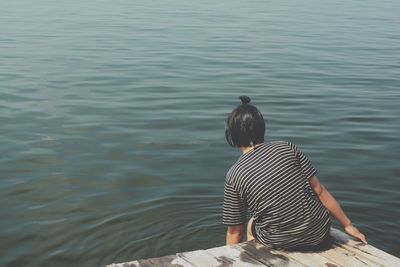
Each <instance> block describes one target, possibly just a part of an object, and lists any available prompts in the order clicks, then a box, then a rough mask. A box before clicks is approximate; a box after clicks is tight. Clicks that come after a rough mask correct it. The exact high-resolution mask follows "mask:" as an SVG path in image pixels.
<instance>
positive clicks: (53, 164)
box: [0, 0, 400, 266]
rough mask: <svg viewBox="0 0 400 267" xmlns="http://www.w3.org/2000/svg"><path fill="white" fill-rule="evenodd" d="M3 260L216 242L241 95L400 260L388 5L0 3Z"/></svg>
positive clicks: (393, 17)
mask: <svg viewBox="0 0 400 267" xmlns="http://www.w3.org/2000/svg"><path fill="white" fill-rule="evenodd" d="M0 10H1V15H0V87H1V91H0V111H1V113H0V125H1V128H0V129H1V138H0V147H1V154H0V171H1V172H0V173H1V180H0V209H1V220H0V265H1V266H101V265H105V264H109V263H112V262H122V261H129V260H133V259H137V258H149V257H156V256H162V255H167V254H173V253H176V252H180V251H188V250H195V249H200V248H208V247H211V246H219V245H223V244H224V238H225V228H224V226H223V225H222V224H221V211H222V193H223V181H224V177H225V173H226V171H227V169H228V168H229V167H230V165H231V164H232V163H233V162H234V161H235V159H236V158H237V157H238V156H239V151H238V150H236V149H232V148H230V147H228V145H227V144H226V141H225V139H224V121H225V119H226V117H227V115H228V113H229V112H230V111H231V110H232V109H233V108H234V107H235V106H236V105H237V104H238V103H239V101H238V99H237V96H239V95H241V94H247V95H249V96H251V97H252V99H253V102H254V104H255V105H257V106H258V107H259V109H260V110H261V111H262V113H263V114H264V117H265V119H266V121H267V133H266V138H267V140H268V141H269V140H288V141H291V142H294V143H296V144H297V145H298V146H299V147H300V148H301V149H302V150H303V151H304V152H305V153H306V154H307V155H308V156H309V158H310V159H311V160H312V162H313V163H314V165H315V166H316V168H317V169H318V171H319V178H320V180H321V182H322V183H323V184H325V185H326V187H327V188H329V189H330V191H331V192H332V193H333V194H334V195H335V196H336V197H337V199H338V200H339V201H340V203H341V204H342V206H343V208H344V209H345V211H346V212H347V213H348V215H349V216H350V218H351V219H352V220H353V222H354V224H356V225H357V226H359V227H360V229H361V230H362V231H363V232H364V233H365V234H366V235H367V238H368V240H369V242H370V243H371V244H372V245H374V246H377V247H379V248H381V249H383V250H385V251H387V252H390V253H392V254H395V255H397V256H400V250H399V247H400V241H399V240H400V232H399V231H398V226H399V223H400V205H399V203H400V193H399V189H400V180H399V178H400V177H399V176H400V164H399V153H400V137H399V136H400V135H399V131H400V107H399V100H400V92H399V90H400V27H399V25H400V16H399V14H400V2H399V1H394V0H393V1H389V0H388V1H372V0H365V1H356V0H351V1H331V2H321V1H312V0H305V1H300V2H293V1H275V0H274V1H264V0H263V1H258V0H256V1H254V0H250V1H237V0H233V1H225V0H223V1H217V2H216V1H210V0H205V1H192V0H185V1H183V0H171V1H167V0H164V1H161V0H155V1H129V0H117V1H105V0H89V1H77V0H71V1H50V0H37V1H27V0H2V1H0Z"/></svg>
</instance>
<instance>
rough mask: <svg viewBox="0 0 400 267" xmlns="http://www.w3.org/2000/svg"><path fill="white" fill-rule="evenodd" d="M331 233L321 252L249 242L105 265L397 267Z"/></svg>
mask: <svg viewBox="0 0 400 267" xmlns="http://www.w3.org/2000/svg"><path fill="white" fill-rule="evenodd" d="M331 235H332V237H333V238H334V245H333V246H332V248H330V249H329V250H326V251H322V252H287V251H277V250H271V249H269V248H267V247H265V246H263V245H261V244H260V243H257V242H254V241H250V242H244V243H240V244H238V245H235V246H222V247H216V248H211V249H206V250H196V251H190V252H184V253H177V254H176V255H169V256H165V257H160V258H153V259H143V260H136V261H131V262H125V263H113V264H110V265H107V266H106V267H150V266H157V267H251V266H256V267H257V266H260V267H261V266H270V267H304V266H306V267H347V266H351V267H359V266H360V267H364V266H371V267H397V266H399V267H400V259H399V258H397V257H395V256H393V255H390V254H388V253H386V252H384V251H382V250H380V249H377V248H375V247H373V246H371V245H364V244H362V243H360V242H357V241H354V240H353V239H352V238H350V237H349V236H348V235H347V234H345V233H343V232H341V231H339V230H336V229H331Z"/></svg>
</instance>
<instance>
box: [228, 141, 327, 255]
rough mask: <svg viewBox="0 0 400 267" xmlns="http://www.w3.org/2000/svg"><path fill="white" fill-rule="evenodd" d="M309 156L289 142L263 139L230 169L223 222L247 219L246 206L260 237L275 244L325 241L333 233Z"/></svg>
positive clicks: (302, 243)
mask: <svg viewBox="0 0 400 267" xmlns="http://www.w3.org/2000/svg"><path fill="white" fill-rule="evenodd" d="M315 174H316V171H315V169H314V168H313V166H312V165H311V163H310V162H309V160H308V159H307V158H306V157H305V156H304V154H302V152H301V151H300V150H298V149H297V148H296V146H294V145H293V144H291V143H288V142H271V143H267V144H260V145H259V146H257V148H256V149H254V150H252V151H250V152H248V153H245V154H243V155H242V156H241V157H240V158H239V159H238V161H237V162H236V163H235V164H234V165H233V166H232V167H231V169H230V170H229V171H228V173H227V177H226V181H225V198H224V199H225V200H224V223H225V224H228V225H229V224H235V223H243V222H244V220H245V213H246V208H248V209H249V210H250V212H251V214H252V217H253V218H254V230H255V231H254V232H255V233H254V234H255V235H256V236H255V237H256V239H257V240H259V241H260V242H262V243H264V244H265V245H271V246H273V247H276V248H284V249H290V248H296V247H299V246H305V245H306V246H310V245H311V246H312V245H318V244H320V243H321V242H322V241H323V240H324V239H325V238H326V237H327V236H328V234H329V227H330V219H329V213H328V211H327V210H326V208H325V207H324V206H323V205H322V204H321V202H320V201H319V199H318V198H317V197H316V196H315V195H314V193H313V190H312V189H311V187H310V183H309V181H308V179H309V178H310V177H312V176H314V175H315Z"/></svg>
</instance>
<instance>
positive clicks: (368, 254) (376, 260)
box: [331, 228, 400, 266]
mask: <svg viewBox="0 0 400 267" xmlns="http://www.w3.org/2000/svg"><path fill="white" fill-rule="evenodd" d="M331 235H332V237H333V238H334V240H335V244H336V245H337V246H339V247H342V248H343V249H345V250H347V251H348V253H349V254H350V253H352V254H354V257H357V258H361V259H363V260H365V261H368V262H371V263H373V265H372V266H400V259H399V258H397V257H395V256H393V255H391V254H389V253H386V252H384V251H383V250H380V249H377V248H375V247H373V246H371V245H364V244H362V243H361V242H359V241H355V240H353V239H352V238H351V237H350V236H349V235H347V234H345V233H343V232H341V231H339V230H337V229H334V228H332V229H331Z"/></svg>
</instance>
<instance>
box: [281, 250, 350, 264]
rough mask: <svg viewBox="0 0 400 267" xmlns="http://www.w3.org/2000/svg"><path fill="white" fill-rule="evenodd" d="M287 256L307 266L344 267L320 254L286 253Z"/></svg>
mask: <svg viewBox="0 0 400 267" xmlns="http://www.w3.org/2000/svg"><path fill="white" fill-rule="evenodd" d="M286 255H287V256H288V257H289V258H291V259H293V260H295V261H297V262H300V263H301V264H303V265H305V266H312V267H344V266H342V265H339V264H337V263H335V262H333V261H331V260H329V259H327V258H325V257H323V256H322V255H320V254H318V252H286Z"/></svg>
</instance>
